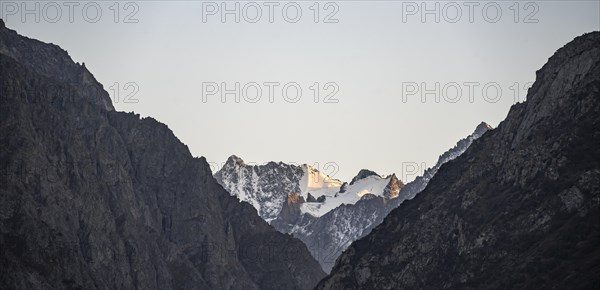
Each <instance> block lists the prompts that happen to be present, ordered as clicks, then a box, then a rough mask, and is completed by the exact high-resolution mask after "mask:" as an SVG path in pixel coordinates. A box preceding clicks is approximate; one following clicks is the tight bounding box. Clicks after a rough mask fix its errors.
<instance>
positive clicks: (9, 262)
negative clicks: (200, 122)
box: [0, 28, 324, 289]
mask: <svg viewBox="0 0 600 290" xmlns="http://www.w3.org/2000/svg"><path fill="white" fill-rule="evenodd" d="M0 76H1V77H0V96H1V98H0V124H1V125H0V136H1V139H0V140H2V146H1V147H0V171H1V173H2V174H0V178H1V180H0V183H1V184H2V187H1V188H0V268H1V269H2V275H0V289H310V288H312V287H313V286H314V285H315V284H316V283H317V282H318V281H319V279H320V278H322V277H323V275H324V273H323V271H322V270H321V268H320V267H319V264H318V263H317V262H316V261H315V260H314V259H313V258H312V257H311V256H310V254H309V252H308V251H307V248H306V246H305V245H304V244H303V243H302V242H300V241H299V240H297V239H294V238H292V237H291V236H289V235H286V234H282V233H279V232H277V231H275V230H274V229H273V228H272V227H271V226H269V225H268V224H267V223H266V222H265V221H263V220H262V219H261V218H260V217H259V216H258V215H257V212H256V210H255V209H254V208H253V207H252V206H251V205H249V204H246V203H241V202H239V201H238V200H237V198H235V197H232V196H230V195H229V193H228V192H226V191H225V190H224V189H223V188H222V187H221V186H220V185H219V184H218V183H217V182H216V181H215V179H214V178H213V177H212V173H211V170H210V167H209V165H208V163H207V162H206V160H205V159H204V158H194V157H192V155H191V154H190V152H189V150H188V148H187V146H185V145H184V144H182V143H181V142H180V141H179V140H178V139H177V137H175V136H174V135H173V133H172V132H171V130H169V128H168V127H167V126H165V125H163V124H161V123H159V122H157V121H156V120H154V119H152V118H143V119H140V117H139V115H135V114H132V113H129V114H128V113H122V112H116V111H114V110H113V108H112V105H110V103H109V101H110V100H109V99H107V98H105V97H106V96H107V94H106V92H103V93H102V94H101V95H89V94H88V93H89V91H87V89H86V88H87V87H88V86H89V85H92V86H95V87H97V86H99V84H98V83H97V82H96V81H95V80H94V79H93V77H92V76H91V74H89V72H87V70H86V69H85V68H83V67H82V66H79V65H76V64H74V63H73V62H72V61H71V60H70V58H69V57H68V55H67V54H66V52H64V51H63V50H61V49H60V48H58V47H57V46H54V45H48V44H44V43H41V42H38V41H35V40H30V39H27V38H24V37H22V36H19V35H17V34H16V33H15V32H14V31H12V30H8V29H5V28H4V29H0ZM107 102H108V103H107Z"/></svg>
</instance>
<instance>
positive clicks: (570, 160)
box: [317, 32, 600, 289]
mask: <svg viewBox="0 0 600 290" xmlns="http://www.w3.org/2000/svg"><path fill="white" fill-rule="evenodd" d="M599 128H600V33H599V32H593V33H589V34H586V35H583V36H581V37H578V38H576V39H575V40H573V41H572V42H571V43H569V44H568V45H566V46H565V47H563V48H561V49H559V50H558V51H557V52H556V53H555V54H554V56H552V57H551V58H550V59H549V60H548V63H547V64H546V65H544V66H543V68H542V69H541V70H539V71H538V72H537V75H536V81H535V83H534V84H533V86H532V87H531V89H530V90H529V92H528V95H527V101H526V102H525V103H519V104H515V105H514V106H513V107H512V108H511V110H510V112H509V113H508V116H507V117H506V119H505V120H504V121H503V122H502V123H501V124H500V125H499V126H498V128H496V129H494V130H492V131H490V132H489V133H486V134H485V135H484V136H483V137H482V138H480V139H478V140H476V141H474V142H473V144H472V146H470V147H469V149H467V151H466V152H465V153H464V154H462V155H461V156H459V157H457V158H456V159H455V160H453V161H451V162H448V163H446V164H444V165H443V166H441V168H440V169H439V170H438V172H437V174H435V176H434V177H433V178H432V179H431V180H430V182H429V184H428V185H427V187H426V188H425V190H423V191H422V192H421V193H419V194H418V195H416V197H415V198H414V199H412V200H410V201H405V202H404V203H402V204H401V205H400V206H399V207H398V208H397V209H395V210H393V211H392V212H391V213H390V214H389V215H388V216H387V217H386V218H385V221H384V222H383V223H382V224H381V225H379V226H377V227H376V228H375V229H373V231H371V233H370V234H369V235H367V236H366V237H364V238H362V239H360V240H358V241H356V242H354V243H353V244H352V245H351V246H350V247H349V248H348V250H346V251H345V252H344V254H342V256H340V258H338V260H337V262H336V265H335V267H334V268H333V270H332V272H331V274H330V275H329V276H327V277H326V278H325V279H324V280H322V281H321V282H320V283H319V285H318V287H317V289H414V288H436V289H440V288H445V289H480V288H491V289H506V288H511V289H512V288H517V289H548V288H551V289H567V288H568V289H597V288H598V286H599V285H600V278H599V277H600V276H599V275H598V273H600V222H599V221H600V210H599V205H600V146H599V144H600V130H599Z"/></svg>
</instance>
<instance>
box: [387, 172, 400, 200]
mask: <svg viewBox="0 0 600 290" xmlns="http://www.w3.org/2000/svg"><path fill="white" fill-rule="evenodd" d="M402 187H404V183H403V182H402V181H401V180H399V179H398V178H397V177H396V174H392V176H391V178H390V183H388V185H387V186H386V187H385V189H384V190H383V197H385V198H387V199H393V198H396V197H398V193H399V192H400V189H401V188H402Z"/></svg>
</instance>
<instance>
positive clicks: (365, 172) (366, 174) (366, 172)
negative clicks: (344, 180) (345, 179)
mask: <svg viewBox="0 0 600 290" xmlns="http://www.w3.org/2000/svg"><path fill="white" fill-rule="evenodd" d="M369 176H379V174H377V173H376V172H375V171H371V170H368V169H361V170H360V171H359V172H358V174H356V176H354V178H352V180H351V181H350V185H352V184H354V183H355V182H357V181H359V180H361V179H364V178H367V177H369Z"/></svg>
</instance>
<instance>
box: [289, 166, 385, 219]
mask: <svg viewBox="0 0 600 290" xmlns="http://www.w3.org/2000/svg"><path fill="white" fill-rule="evenodd" d="M390 179H391V177H387V178H382V177H379V176H375V175H372V176H368V177H365V178H363V179H361V180H359V181H357V182H355V183H354V184H352V185H348V187H347V189H346V191H345V192H344V193H338V192H339V188H338V190H337V191H336V192H334V193H333V194H327V195H325V196H326V199H325V202H322V203H320V202H306V203H303V204H302V205H301V206H300V210H301V211H302V213H308V214H310V215H312V216H314V217H320V216H322V215H324V214H326V213H327V212H329V211H331V210H333V209H335V208H337V207H339V206H341V205H343V204H355V203H357V202H358V201H359V200H360V199H361V198H362V197H363V196H364V195H365V194H373V195H376V196H381V195H383V191H384V189H385V187H386V186H387V185H388V183H389V182H390ZM328 189H329V188H328ZM309 192H310V193H311V195H313V196H314V197H315V198H317V197H319V196H321V195H322V194H320V193H321V192H324V190H323V189H321V190H316V191H309ZM315 193H317V194H318V195H315ZM336 193H337V196H336Z"/></svg>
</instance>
